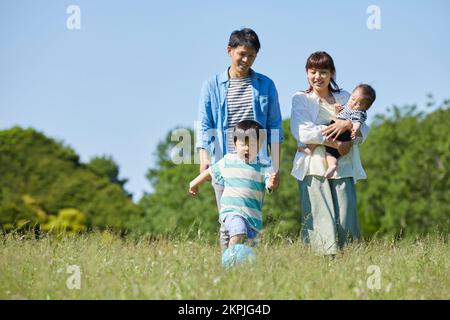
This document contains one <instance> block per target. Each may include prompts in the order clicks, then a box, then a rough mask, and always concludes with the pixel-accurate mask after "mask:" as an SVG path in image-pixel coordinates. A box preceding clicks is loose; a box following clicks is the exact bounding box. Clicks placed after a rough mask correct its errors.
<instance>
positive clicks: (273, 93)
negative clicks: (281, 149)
mask: <svg viewBox="0 0 450 320" xmlns="http://www.w3.org/2000/svg"><path fill="white" fill-rule="evenodd" d="M267 129H268V132H267V133H268V137H267V141H268V143H282V142H283V128H282V118H281V110H280V102H279V101H278V92H277V88H276V87H275V84H274V83H273V82H272V83H271V86H270V96H269V110H268V114H267Z"/></svg>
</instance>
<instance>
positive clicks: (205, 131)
mask: <svg viewBox="0 0 450 320" xmlns="http://www.w3.org/2000/svg"><path fill="white" fill-rule="evenodd" d="M198 120H199V125H198V128H197V143H196V146H195V147H196V149H197V150H198V153H199V158H200V172H203V171H204V170H205V169H207V168H208V167H209V166H210V165H211V162H210V160H209V156H208V151H207V149H208V148H209V145H210V142H211V141H210V139H211V137H210V130H211V129H212V128H213V126H214V120H213V116H212V110H211V97H210V92H209V88H208V81H205V82H204V83H203V86H202V89H201V92H200V99H199V103H198Z"/></svg>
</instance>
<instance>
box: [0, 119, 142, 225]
mask: <svg viewBox="0 0 450 320" xmlns="http://www.w3.org/2000/svg"><path fill="white" fill-rule="evenodd" d="M97 163H99V162H97ZM103 163H105V162H103ZM107 173H111V172H110V171H108V172H106V171H104V172H103V173H94V172H93V171H92V168H89V167H88V166H86V165H85V164H83V163H80V161H79V156H78V155H77V154H76V153H75V151H74V150H73V149H72V148H70V147H68V146H65V145H64V144H63V143H62V142H58V141H55V140H53V139H51V138H48V137H46V136H45V135H44V134H43V133H41V132H38V131H36V130H34V129H32V128H28V129H22V128H20V127H14V128H11V129H8V130H2V131H0V223H1V224H2V225H3V226H4V225H10V226H11V225H12V226H16V225H17V222H18V221H22V220H26V221H30V222H31V223H39V222H40V221H39V217H38V216H37V215H36V210H34V209H33V206H30V203H27V201H25V200H24V199H27V198H26V197H25V198H24V196H25V195H27V196H29V197H31V198H32V199H33V201H34V202H33V205H34V206H38V207H39V208H41V209H42V210H43V212H45V213H46V214H48V215H54V216H55V217H57V215H58V212H60V211H61V210H63V209H69V208H73V209H76V210H78V211H79V212H81V213H82V214H83V215H85V219H86V220H85V224H86V226H87V227H89V228H91V227H99V228H107V227H112V228H116V229H119V230H121V229H124V228H126V223H127V222H128V220H129V219H132V218H134V217H135V216H140V215H141V214H142V212H141V209H140V208H139V207H138V206H137V205H136V204H134V203H133V202H132V201H131V199H130V198H129V197H128V196H126V195H125V194H124V192H123V189H122V186H121V185H120V184H118V183H113V182H111V180H110V178H111V177H110V176H108V175H107ZM117 176H118V174H117V175H116V177H117ZM64 217H66V216H64Z"/></svg>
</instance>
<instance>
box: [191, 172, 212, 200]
mask: <svg viewBox="0 0 450 320" xmlns="http://www.w3.org/2000/svg"><path fill="white" fill-rule="evenodd" d="M211 176H212V175H211V168H208V169H206V170H205V171H203V172H202V173H200V174H199V175H198V176H197V177H196V178H195V179H194V180H192V181H191V182H190V183H189V193H190V194H191V195H193V196H196V195H197V193H198V187H199V186H200V185H201V184H202V183H204V182H205V181H208V180H210V179H211Z"/></svg>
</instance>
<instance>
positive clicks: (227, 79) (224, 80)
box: [219, 67, 258, 83]
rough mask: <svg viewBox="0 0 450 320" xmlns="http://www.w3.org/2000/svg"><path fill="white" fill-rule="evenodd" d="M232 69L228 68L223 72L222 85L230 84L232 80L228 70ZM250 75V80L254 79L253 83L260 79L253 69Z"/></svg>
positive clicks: (221, 75) (220, 77) (221, 76)
mask: <svg viewBox="0 0 450 320" xmlns="http://www.w3.org/2000/svg"><path fill="white" fill-rule="evenodd" d="M229 69H230V67H228V68H227V69H226V70H225V71H224V72H222V73H221V74H220V76H219V82H220V83H225V82H228V81H229V80H230V79H229V78H228V70H229ZM248 75H249V76H250V78H251V79H252V82H253V81H254V80H256V79H258V74H257V73H256V72H255V71H253V69H251V68H250V70H249V72H248Z"/></svg>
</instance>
